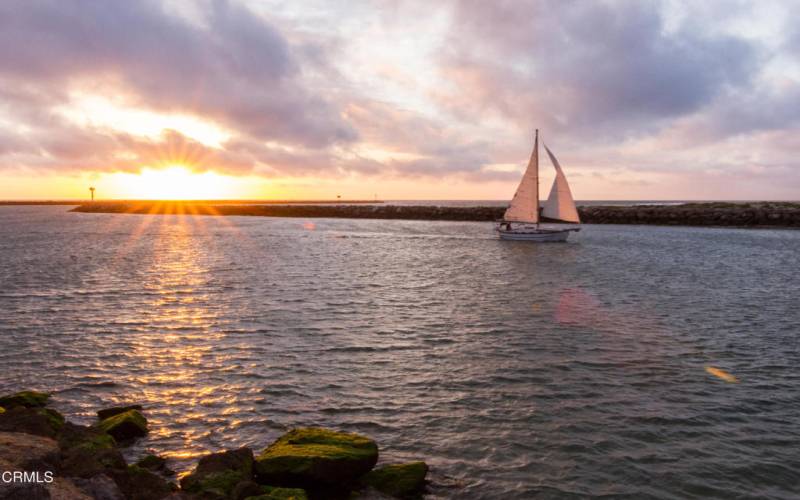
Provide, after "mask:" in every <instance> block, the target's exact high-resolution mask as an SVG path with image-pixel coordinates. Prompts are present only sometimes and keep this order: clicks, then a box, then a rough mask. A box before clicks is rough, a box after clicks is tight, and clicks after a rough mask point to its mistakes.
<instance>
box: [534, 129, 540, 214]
mask: <svg viewBox="0 0 800 500" xmlns="http://www.w3.org/2000/svg"><path fill="white" fill-rule="evenodd" d="M533 154H534V155H536V167H537V168H536V170H537V171H536V196H535V197H534V198H533V199H534V200H536V203H535V204H534V207H533V209H534V210H536V228H537V229H538V228H539V171H538V170H539V168H538V167H539V129H538V128H537V129H536V135H535V136H534V138H533Z"/></svg>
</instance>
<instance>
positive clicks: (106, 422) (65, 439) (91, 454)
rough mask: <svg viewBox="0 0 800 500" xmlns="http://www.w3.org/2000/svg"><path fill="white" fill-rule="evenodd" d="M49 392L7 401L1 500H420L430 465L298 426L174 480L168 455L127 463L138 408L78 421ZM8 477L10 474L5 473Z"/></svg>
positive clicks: (138, 429) (1, 416)
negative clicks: (386, 456) (393, 460)
mask: <svg viewBox="0 0 800 500" xmlns="http://www.w3.org/2000/svg"><path fill="white" fill-rule="evenodd" d="M49 399H50V394H48V393H42V392H36V391H23V392H18V393H16V394H9V395H6V396H2V397H0V472H2V473H3V474H4V475H7V476H9V477H15V478H17V479H15V480H14V481H6V480H5V479H4V480H3V482H2V483H0V499H15V498H37V499H48V498H50V499H61V500H64V499H67V500H91V499H126V500H161V499H166V498H168V499H170V500H195V499H196V500H205V499H209V500H309V499H310V500H315V499H332V500H336V499H347V500H359V499H362V500H368V499H370V500H380V499H393V498H400V499H420V498H422V495H423V494H424V492H425V489H426V484H427V481H426V476H427V474H428V466H427V464H425V462H421V461H416V462H408V463H399V464H381V465H380V466H378V467H376V464H377V462H378V445H377V444H376V443H375V441H373V440H372V439H370V438H369V437H366V436H362V435H359V434H353V433H347V432H339V431H335V430H330V429H324V428H318V427H305V428H295V429H292V430H290V431H289V432H287V433H285V434H284V435H283V436H281V437H279V438H278V439H277V440H276V441H275V442H273V443H272V444H268V445H266V446H264V448H263V451H261V452H259V453H254V452H253V450H251V449H250V448H247V447H243V448H238V449H233V450H226V451H222V452H218V453H211V454H208V455H205V456H203V457H201V458H200V459H199V461H198V462H197V464H196V466H195V467H194V468H193V470H192V471H191V472H188V473H186V474H185V475H182V476H181V477H179V478H178V477H177V476H176V475H175V473H174V472H173V471H171V470H170V469H169V467H168V465H169V461H168V460H166V459H164V458H162V457H159V456H157V455H152V454H149V455H144V456H142V457H140V458H139V459H138V460H137V461H136V462H135V463H133V464H128V463H127V462H126V460H125V458H124V457H123V455H122V453H121V451H120V450H121V449H122V448H124V447H126V446H129V445H130V444H131V443H133V442H134V441H135V440H136V439H138V438H140V437H142V436H145V435H147V433H148V423H147V418H146V416H145V415H146V411H145V409H143V408H142V406H141V405H136V404H133V405H128V406H114V407H110V408H104V409H101V410H99V411H98V412H97V415H98V418H97V421H96V423H95V424H93V425H88V426H84V425H76V424H74V423H71V422H68V421H67V420H66V419H65V418H64V416H63V415H61V414H60V413H59V412H57V411H56V410H54V409H52V408H48V407H47V404H48V400H49ZM4 477H5V476H4Z"/></svg>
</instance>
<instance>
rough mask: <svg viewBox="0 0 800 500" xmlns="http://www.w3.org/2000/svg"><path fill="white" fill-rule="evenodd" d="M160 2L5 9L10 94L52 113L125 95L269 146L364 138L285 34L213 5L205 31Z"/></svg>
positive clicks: (0, 56) (5, 77)
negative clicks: (29, 93) (305, 72)
mask: <svg viewBox="0 0 800 500" xmlns="http://www.w3.org/2000/svg"><path fill="white" fill-rule="evenodd" d="M162 5H163V4H162V3H160V2H155V1H147V0H145V1H136V2H94V1H90V0H64V1H55V0H53V1H41V2H27V1H15V0H11V1H7V2H3V3H2V4H0V65H1V66H2V68H3V73H2V77H0V78H2V84H3V85H4V86H8V87H22V86H24V87H26V88H31V89H36V91H37V92H38V93H39V94H41V95H42V96H43V97H47V98H48V99H49V100H50V102H51V103H55V102H64V100H65V99H66V96H65V95H64V94H65V89H73V90H75V89H77V90H79V91H82V92H99V93H109V94H114V95H120V94H122V95H125V96H126V97H127V98H128V99H129V100H130V102H131V104H133V105H135V106H139V107H142V108H146V109H151V110H157V111H163V112H182V113H190V114H194V115H197V116H201V117H204V118H207V119H211V120H214V121H216V122H219V123H221V124H223V125H225V126H227V127H230V128H231V129H234V130H236V131H238V132H240V133H241V134H246V135H249V136H252V137H254V138H256V139H261V140H280V141H285V142H287V143H294V144H302V145H306V146H314V147H322V146H327V145H330V144H334V143H337V142H348V141H353V140H354V139H355V138H356V137H357V135H356V132H355V131H354V130H353V129H352V127H350V126H349V125H348V124H347V123H346V122H345V121H343V120H342V119H341V117H340V115H339V110H338V108H337V106H336V103H333V102H330V101H328V100H326V99H325V97H324V96H322V95H320V94H319V93H315V92H312V91H310V90H309V89H307V88H306V86H305V84H304V82H303V79H302V71H301V65H302V64H303V61H301V60H300V58H301V57H302V55H303V54H304V53H305V52H306V51H299V53H295V52H294V51H293V49H292V47H291V46H290V45H289V44H288V42H287V41H286V39H285V38H284V37H283V35H281V33H280V32H279V31H278V30H277V29H276V28H274V27H273V26H272V25H270V24H269V23H268V22H267V21H265V20H264V19H262V18H261V17H259V16H257V15H255V14H254V13H252V12H251V11H249V10H248V9H246V8H245V7H243V6H241V5H239V4H235V3H230V2H226V1H212V2H207V3H203V5H204V6H205V7H206V8H205V9H203V10H202V13H203V18H202V21H203V23H204V24H203V25H202V26H198V25H196V24H193V23H191V22H189V21H188V20H186V19H182V18H180V17H178V16H176V15H174V14H173V13H170V12H167V11H165V10H164V8H163V7H162Z"/></svg>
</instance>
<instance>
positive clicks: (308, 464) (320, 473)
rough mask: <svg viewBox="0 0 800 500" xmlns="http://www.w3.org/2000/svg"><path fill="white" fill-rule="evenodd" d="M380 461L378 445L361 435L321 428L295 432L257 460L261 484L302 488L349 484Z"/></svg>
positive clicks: (295, 430) (280, 440)
mask: <svg viewBox="0 0 800 500" xmlns="http://www.w3.org/2000/svg"><path fill="white" fill-rule="evenodd" d="M377 461H378V445H377V444H375V441H373V440H372V439H369V438H367V437H364V436H360V435H358V434H350V433H345V432H336V431H331V430H328V429H321V428H315V427H310V428H299V429H294V430H292V431H290V432H288V433H286V434H284V435H283V436H281V437H280V438H278V440H277V441H275V442H274V443H273V444H271V445H270V446H269V447H268V448H267V449H266V450H264V452H263V453H261V455H259V456H258V457H257V458H256V478H257V479H258V481H259V482H260V483H262V484H270V485H279V486H295V487H301V488H308V487H312V488H313V487H315V486H319V485H321V484H323V485H325V484H327V485H348V484H350V483H352V482H353V481H354V480H355V479H357V478H358V477H360V476H362V475H364V474H366V473H367V472H369V471H370V470H371V469H372V467H374V466H375V463H376V462H377Z"/></svg>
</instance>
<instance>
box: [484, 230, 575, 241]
mask: <svg viewBox="0 0 800 500" xmlns="http://www.w3.org/2000/svg"><path fill="white" fill-rule="evenodd" d="M573 231H575V232H577V231H580V228H567V229H543V228H538V229H537V228H525V227H521V228H519V229H511V230H508V229H498V230H497V232H498V234H499V235H500V239H501V240H509V241H534V242H540V243H563V242H565V241H567V238H568V237H569V233H571V232H573Z"/></svg>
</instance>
